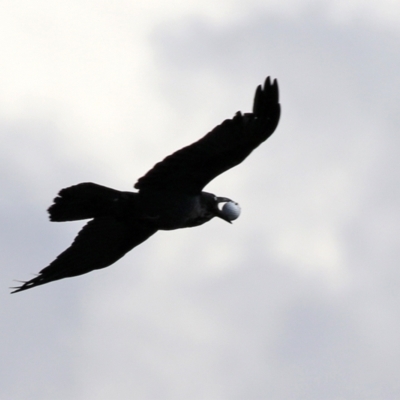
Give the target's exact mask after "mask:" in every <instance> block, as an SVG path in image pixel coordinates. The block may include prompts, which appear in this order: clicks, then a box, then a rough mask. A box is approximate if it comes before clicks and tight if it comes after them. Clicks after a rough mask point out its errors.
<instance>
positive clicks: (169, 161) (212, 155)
mask: <svg viewBox="0 0 400 400" xmlns="http://www.w3.org/2000/svg"><path fill="white" fill-rule="evenodd" d="M279 117H280V104H279V93H278V83H277V81H276V80H274V81H273V83H271V80H270V78H269V77H268V78H267V79H266V81H265V83H264V86H263V87H262V86H261V85H260V86H258V87H257V90H256V93H255V97H254V104H253V112H252V113H248V114H241V113H240V112H238V113H237V114H236V115H235V116H234V117H233V119H228V120H225V121H224V122H223V123H222V124H221V125H219V126H217V127H216V128H214V129H213V130H212V131H211V132H210V133H208V134H207V135H206V136H204V137H203V138H202V139H200V140H199V141H197V142H195V143H193V144H191V145H190V146H187V147H184V148H183V149H181V150H178V151H177V152H175V153H173V154H171V155H170V156H168V157H166V158H165V159H164V160H163V161H161V162H159V163H158V164H156V165H155V166H154V167H153V168H152V169H151V170H150V171H149V172H147V173H146V175H144V176H143V177H141V178H140V179H139V180H138V181H137V183H136V184H135V188H136V189H139V190H168V191H180V192H185V193H188V194H198V193H199V192H201V190H202V189H203V188H204V187H205V186H206V185H207V184H208V183H209V182H210V181H211V180H213V179H214V178H215V177H216V176H218V175H219V174H221V173H223V172H225V171H227V170H228V169H230V168H232V167H234V166H235V165H238V164H240V163H241V162H242V161H243V160H244V159H245V158H246V157H247V156H248V155H249V154H250V153H251V152H252V151H253V150H254V149H255V148H256V147H258V146H259V145H260V144H261V143H262V142H264V141H265V140H266V139H268V137H269V136H271V135H272V133H273V132H274V131H275V129H276V127H277V125H278V122H279Z"/></svg>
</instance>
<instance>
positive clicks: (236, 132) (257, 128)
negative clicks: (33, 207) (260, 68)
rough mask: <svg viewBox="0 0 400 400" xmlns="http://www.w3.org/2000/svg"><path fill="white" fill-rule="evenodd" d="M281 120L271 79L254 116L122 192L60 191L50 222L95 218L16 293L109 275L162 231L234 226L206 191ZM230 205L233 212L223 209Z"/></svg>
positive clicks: (87, 187)
mask: <svg viewBox="0 0 400 400" xmlns="http://www.w3.org/2000/svg"><path fill="white" fill-rule="evenodd" d="M279 117H280V104H279V98H278V85H277V82H276V80H275V81H274V82H273V83H272V84H271V81H270V79H269V78H267V80H266V81H265V84H264V87H261V86H259V87H258V88H257V91H256V94H255V98H254V104H253V112H252V113H248V114H244V115H243V114H241V113H239V112H238V113H237V114H236V115H235V116H234V117H233V118H232V119H228V120H225V121H224V122H223V123H222V124H221V125H219V126H217V127H216V128H214V129H213V130H212V131H211V132H210V133H208V134H207V135H205V136H204V137H203V138H202V139H200V140H198V141H197V142H195V143H193V144H191V145H190V146H187V147H184V148H183V149H180V150H178V151H177V152H175V153H173V154H171V155H170V156H168V157H166V158H165V159H164V160H163V161H161V162H159V163H158V164H156V165H155V166H154V167H153V168H152V169H151V170H150V171H149V172H147V173H146V174H145V175H144V176H143V177H141V178H140V179H139V180H138V181H137V183H136V184H135V188H136V189H138V192H121V191H118V190H115V189H110V188H107V187H105V186H101V185H97V184H95V183H80V184H78V185H75V186H71V187H69V188H66V189H62V190H61V191H60V193H59V194H58V196H57V197H56V198H55V199H54V204H53V205H51V206H50V208H49V210H48V211H49V214H50V220H51V221H57V222H62V221H75V220H83V219H90V220H91V221H89V222H88V223H87V224H86V225H85V226H84V227H83V228H82V230H81V231H80V232H79V233H78V235H77V237H76V238H75V240H74V242H73V243H72V245H71V246H70V247H69V248H68V249H66V250H65V251H64V252H63V253H61V254H60V255H59V256H58V257H57V258H56V259H55V260H54V261H53V262H52V263H51V264H50V265H49V266H47V267H46V268H44V269H42V270H41V271H40V272H39V274H38V276H36V277H35V278H33V279H31V280H30V281H27V282H23V284H22V285H21V286H20V287H17V288H14V289H15V290H14V292H13V293H15V292H19V291H23V290H26V289H30V288H32V287H35V286H38V285H42V284H45V283H48V282H51V281H54V280H58V279H63V278H66V277H71V276H76V275H81V274H84V273H87V272H90V271H92V270H95V269H100V268H105V267H107V266H109V265H111V264H113V263H114V262H116V261H117V260H118V259H120V258H121V257H123V256H124V255H125V254H126V253H127V252H128V251H130V250H132V249H133V248H134V247H135V246H137V245H139V244H140V243H142V242H144V241H145V240H147V239H148V238H149V237H150V236H151V235H153V234H154V233H156V232H157V231H158V230H174V229H180V228H189V227H194V226H198V225H202V224H204V223H206V222H208V221H210V220H211V219H212V218H213V217H219V218H221V219H224V220H225V221H227V222H231V221H232V220H233V219H236V218H237V217H238V215H239V213H240V208H239V207H238V205H237V204H236V203H234V202H233V201H232V200H230V199H228V198H225V197H217V196H215V195H213V194H211V193H207V192H204V191H202V190H203V188H204V187H205V186H206V185H207V184H208V183H209V182H210V181H211V180H212V179H214V178H215V177H216V176H218V175H219V174H221V173H223V172H225V171H226V170H228V169H230V168H232V167H234V166H236V165H237V164H239V163H241V162H242V161H243V160H244V159H245V158H246V157H247V156H248V155H249V154H250V153H251V152H252V151H253V150H254V149H255V148H256V147H258V146H259V145H260V144H261V143H262V142H264V141H265V140H266V139H267V138H268V137H269V136H270V135H271V134H272V133H273V132H274V131H275V129H276V126H277V125H278V122H279ZM221 203H225V204H227V203H229V204H228V207H226V206H224V207H222V209H221V208H220V207H219V205H220V204H221Z"/></svg>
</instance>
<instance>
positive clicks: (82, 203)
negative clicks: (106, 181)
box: [48, 182, 121, 222]
mask: <svg viewBox="0 0 400 400" xmlns="http://www.w3.org/2000/svg"><path fill="white" fill-rule="evenodd" d="M120 194H121V192H120V191H118V190H115V189H110V188H108V187H105V186H101V185H97V184H96V183H91V182H85V183H80V184H79V185H75V186H71V187H68V188H66V189H62V190H61V191H60V192H59V193H58V196H57V197H56V198H55V199H54V204H52V205H51V206H50V208H49V209H48V212H49V214H50V220H51V221H57V222H61V221H76V220H81V219H90V218H95V217H98V216H104V215H107V213H108V212H109V211H110V210H111V208H112V205H113V203H114V201H115V200H117V199H118V198H119V195H120Z"/></svg>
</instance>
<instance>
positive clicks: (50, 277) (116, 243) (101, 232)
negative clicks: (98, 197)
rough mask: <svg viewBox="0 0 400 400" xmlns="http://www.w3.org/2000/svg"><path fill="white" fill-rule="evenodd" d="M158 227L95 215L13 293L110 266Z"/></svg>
mask: <svg viewBox="0 0 400 400" xmlns="http://www.w3.org/2000/svg"><path fill="white" fill-rule="evenodd" d="M156 231H157V229H153V228H149V227H146V226H145V224H144V223H143V222H140V221H138V222H137V223H132V221H131V222H130V223H129V224H128V223H126V222H124V221H122V220H117V219H115V218H113V217H100V218H95V219H93V220H91V221H90V222H88V223H87V224H86V225H85V226H84V227H83V228H82V230H81V231H80V232H79V233H78V235H77V236H76V238H75V240H74V242H73V243H72V245H71V246H70V247H69V248H68V249H67V250H65V251H64V252H63V253H61V254H60V255H59V256H58V257H57V258H56V259H55V260H54V261H53V262H52V263H51V264H50V265H49V266H47V267H46V268H44V269H42V270H41V271H40V272H39V274H38V276H36V277H35V278H33V279H31V280H30V281H27V282H24V283H23V284H22V285H21V286H19V287H16V288H13V289H16V290H14V291H13V292H12V293H16V292H20V291H22V290H26V289H30V288H33V287H35V286H39V285H43V284H45V283H48V282H51V281H55V280H58V279H63V278H67V277H71V276H76V275H82V274H85V273H87V272H90V271H92V270H94V269H101V268H105V267H108V266H109V265H111V264H113V263H114V262H116V261H117V260H119V259H120V258H121V257H123V256H124V255H125V254H126V253H127V252H128V251H130V250H132V249H133V248H134V247H135V246H137V245H139V244H140V243H142V242H144V241H145V240H146V239H147V238H149V237H150V236H151V235H153V234H154V233H156Z"/></svg>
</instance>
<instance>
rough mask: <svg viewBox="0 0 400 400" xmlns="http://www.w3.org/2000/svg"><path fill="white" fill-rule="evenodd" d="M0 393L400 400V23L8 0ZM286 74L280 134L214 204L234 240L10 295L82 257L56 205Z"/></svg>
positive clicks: (357, 10) (3, 60)
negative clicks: (52, 218) (49, 269)
mask: <svg viewBox="0 0 400 400" xmlns="http://www.w3.org/2000/svg"><path fill="white" fill-rule="evenodd" d="M0 26H1V35H0V54H1V57H0V142H1V146H0V171H1V173H0V185H1V193H2V195H1V196H0V205H1V206H0V237H1V242H0V247H1V251H0V260H1V265H2V268H1V271H0V274H1V275H0V276H1V279H0V282H1V289H0V296H1V300H0V302H1V307H0V318H1V331H0V337H1V340H0V398H1V399H15V400H19V399H31V400H47V399H49V400H50V399H51V400H53V399H60V400H92V399H93V400H115V399H117V400H119V399H121V400H125V399H135V400H136V399H138V400H153V399H154V400H158V399H160V400H164V399H165V400H169V399H171V400H172V399H174V400H175V399H195V400H197V399H199V400H200V399H201V400H202V399H207V400H231V399H232V400H233V399H237V400H258V399H271V400H281V399H282V400H284V399H285V400H287V399H307V400H347V399H350V400H353V399H354V400H358V399H360V400H364V399H384V400H392V399H393V400H395V399H398V398H400V381H399V369H400V340H399V338H400V270H399V265H398V262H399V256H400V246H399V244H398V242H399V237H400V228H399V221H400V210H399V200H400V185H399V184H400V179H399V171H400V161H399V157H400V154H399V153H400V152H399V148H400V139H399V132H400V117H399V111H398V109H399V103H400V94H399V93H400V77H399V71H400V53H399V48H400V7H399V6H398V4H397V2H395V1H391V0H380V1H377V0H375V1H370V2H365V1H358V0H348V1H325V0H324V1H322V0H314V1H307V0H289V1H285V2H282V1H277V0H272V1H265V0H250V1H246V2H239V1H220V2H218V1H215V0H213V1H209V0H201V1H200V0H192V1H189V0H188V1H185V2H181V1H177V0H170V1H168V2H155V1H139V0H137V1H128V0H125V1H124V0H117V1H113V2H110V1H102V0H96V1H93V0H79V1H76V0H71V1H68V2H51V1H49V0H35V1H28V0H12V1H11V0H4V1H3V2H2V6H1V14H0ZM267 75H271V76H272V77H274V78H278V80H279V85H280V90H281V103H282V107H283V113H282V119H281V122H280V125H279V126H278V129H277V131H276V133H275V134H274V135H273V136H272V137H271V138H270V139H269V140H268V141H267V142H266V143H265V144H264V145H263V146H261V147H260V148H259V149H257V150H256V151H255V152H254V153H253V154H252V155H251V157H249V158H248V159H247V160H246V161H245V162H244V163H243V164H242V165H240V166H239V167H237V168H235V169H233V170H231V171H229V172H228V173H226V174H224V175H223V176H221V177H219V178H218V179H216V180H215V181H213V182H212V183H211V184H210V185H209V186H208V188H207V189H208V191H211V192H214V193H216V194H218V195H221V196H227V197H230V198H233V199H235V200H236V201H238V202H239V203H240V204H241V206H242V215H241V217H240V218H239V219H238V220H237V221H236V222H235V223H234V224H233V225H229V224H226V223H224V222H223V221H220V220H213V221H211V222H210V223H209V224H206V225H204V226H202V227H199V228H196V229H187V230H181V231H176V232H161V233H158V234H157V235H155V236H154V237H152V238H151V239H150V240H149V241H148V242H146V243H144V244H143V245H141V246H140V247H138V248H137V249H135V250H134V251H132V252H131V253H129V254H128V255H127V256H125V257H124V258H123V259H122V260H121V261H119V262H118V263H117V264H115V265H113V266H112V267H110V268H107V269H104V270H101V271H96V272H92V273H90V274H87V275H84V276H81V277H77V278H74V279H66V280H63V281H59V282H54V283H51V284H49V285H44V286H41V287H39V288H36V289H33V290H30V291H26V292H23V293H19V294H15V295H12V296H11V295H9V289H8V287H9V286H13V285H14V284H15V282H13V280H14V279H20V280H27V279H30V278H31V277H32V276H33V274H35V273H37V272H38V271H39V270H40V269H42V268H43V267H45V266H46V265H47V264H48V263H49V262H51V261H52V260H53V259H54V258H55V256H57V255H58V254H59V253H60V252H61V251H63V250H64V249H65V248H66V247H67V246H68V245H69V244H70V243H71V241H72V240H73V238H74V236H75V234H76V232H77V231H78V230H79V229H80V227H81V226H82V223H81V222H77V223H75V222H72V223H60V224H57V223H50V222H49V221H48V218H47V215H46V209H47V207H48V206H49V205H50V204H51V202H52V199H53V198H54V196H55V195H56V194H57V192H58V191H59V190H60V189H61V188H63V187H68V186H70V185H73V184H76V183H79V182H85V181H92V182H96V183H99V184H103V185H107V186H110V187H114V188H116V189H120V190H130V189H131V188H132V185H133V184H134V182H135V181H136V179H137V178H139V177H140V176H141V175H143V174H144V173H145V172H146V171H147V170H148V169H150V168H151V167H152V166H153V165H154V164H155V163H156V162H158V161H159V160H160V159H162V158H163V157H165V156H166V155H168V154H169V153H171V152H173V151H175V150H176V149H178V148H180V147H182V146H184V145H187V144H189V143H191V142H193V141H195V140H197V139H199V138H200V137H201V136H203V135H204V134H205V133H207V132H208V131H209V130H211V129H212V128H213V127H214V126H215V125H217V124H219V123H220V122H221V121H222V120H224V119H226V118H230V117H231V116H233V115H234V113H235V112H236V111H238V110H242V111H249V110H250V109H251V106H252V99H253V94H254V90H255V87H256V86H257V85H258V84H259V83H261V82H262V81H263V80H264V79H265V77H266V76H267Z"/></svg>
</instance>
